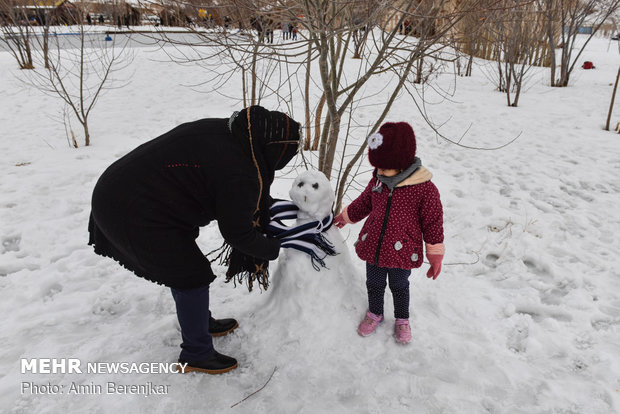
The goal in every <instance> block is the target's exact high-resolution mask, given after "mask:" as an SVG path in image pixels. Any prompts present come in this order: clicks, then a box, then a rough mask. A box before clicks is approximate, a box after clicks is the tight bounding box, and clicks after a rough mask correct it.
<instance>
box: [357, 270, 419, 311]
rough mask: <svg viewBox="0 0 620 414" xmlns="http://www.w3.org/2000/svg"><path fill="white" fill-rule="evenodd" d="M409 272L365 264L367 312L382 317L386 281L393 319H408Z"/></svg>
mask: <svg viewBox="0 0 620 414" xmlns="http://www.w3.org/2000/svg"><path fill="white" fill-rule="evenodd" d="M410 274H411V270H407V269H392V268H388V267H379V266H375V265H371V264H370V263H366V289H367V290H368V310H369V311H371V312H372V313H374V314H375V315H383V297H384V295H385V287H386V285H387V280H389V283H390V290H391V291H392V297H393V298H394V317H396V318H402V319H409V275H410Z"/></svg>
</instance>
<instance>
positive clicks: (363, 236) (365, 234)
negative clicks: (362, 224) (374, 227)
mask: <svg viewBox="0 0 620 414" xmlns="http://www.w3.org/2000/svg"><path fill="white" fill-rule="evenodd" d="M366 237H368V233H364V234H362V241H364V240H366Z"/></svg>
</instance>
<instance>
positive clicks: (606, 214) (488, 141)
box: [0, 39, 620, 414]
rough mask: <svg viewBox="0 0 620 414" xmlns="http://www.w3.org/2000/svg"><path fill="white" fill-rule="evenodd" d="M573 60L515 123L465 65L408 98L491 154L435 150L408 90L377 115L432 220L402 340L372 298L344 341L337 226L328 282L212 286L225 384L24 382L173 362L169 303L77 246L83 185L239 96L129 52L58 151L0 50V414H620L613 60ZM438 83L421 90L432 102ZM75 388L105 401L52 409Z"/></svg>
mask: <svg viewBox="0 0 620 414" xmlns="http://www.w3.org/2000/svg"><path fill="white" fill-rule="evenodd" d="M582 59H583V60H592V61H594V62H595V65H596V67H597V69H596V70H592V71H584V70H580V69H576V71H575V73H574V75H573V79H572V80H573V82H572V85H571V86H570V87H569V88H563V89H559V88H550V87H549V86H548V83H549V81H548V75H547V71H546V70H544V69H535V70H534V71H533V72H532V76H531V79H530V82H529V89H528V90H527V91H526V92H525V93H524V94H523V95H522V97H521V101H520V105H521V106H520V107H518V108H509V107H507V106H505V97H504V96H503V95H502V94H500V93H498V92H495V91H494V90H493V89H494V88H493V85H492V83H491V82H490V80H489V78H488V76H485V73H486V70H485V68H484V66H485V63H484V62H481V61H480V62H478V66H476V68H475V70H474V76H473V77H471V78H458V79H457V88H456V92H455V94H454V96H453V97H452V98H451V99H450V100H445V99H440V98H439V97H437V96H433V94H432V92H431V91H427V98H428V100H429V101H431V102H434V104H429V105H428V106H427V110H428V113H429V116H430V117H431V118H432V119H433V120H434V121H435V122H437V123H442V122H443V121H446V120H449V122H448V123H446V124H445V125H444V126H443V127H442V129H441V131H442V132H443V133H444V134H446V135H448V136H450V137H453V138H454V137H457V138H458V137H460V136H461V135H462V134H463V132H464V131H465V130H467V129H468V128H469V131H468V133H467V134H466V135H465V137H464V138H463V140H462V141H461V142H462V143H463V144H465V145H469V146H474V147H490V146H497V145H499V144H502V143H504V142H507V141H509V140H510V139H512V138H514V137H515V136H517V135H519V134H520V135H519V138H518V139H517V140H516V141H515V142H514V143H513V144H511V145H509V146H507V147H505V148H502V149H500V150H497V151H480V150H471V149H465V148H462V147H459V146H455V145H452V144H449V143H447V142H445V141H443V140H441V139H438V138H436V137H435V135H434V133H433V132H432V131H431V129H430V128H429V127H428V126H426V125H425V124H424V123H423V121H422V119H421V116H420V115H419V114H418V113H417V111H416V110H415V108H414V107H413V106H412V105H411V103H409V102H408V101H406V98H405V97H402V98H401V100H399V101H398V102H397V103H396V104H395V106H394V108H393V110H392V111H391V113H390V116H389V119H390V120H408V121H410V122H411V123H412V124H413V125H414V129H415V131H416V135H417V137H418V155H419V156H420V157H421V159H422V161H423V163H424V165H425V166H426V167H427V168H429V169H430V170H431V171H432V172H433V173H434V178H433V181H434V182H435V183H436V185H437V186H438V188H439V190H440V192H441V196H442V200H443V204H444V209H445V213H444V214H445V231H446V245H447V254H446V258H445V266H444V269H443V272H442V274H441V275H440V277H439V278H438V279H437V280H436V281H431V280H428V279H427V278H426V277H425V276H424V275H425V272H426V268H427V267H426V266H423V267H422V268H421V269H419V270H417V271H414V272H413V274H412V277H411V282H412V304H411V309H412V319H411V320H412V325H413V341H412V343H411V344H409V345H407V346H402V345H400V344H397V343H396V342H395V340H394V338H393V336H392V330H393V322H394V318H393V316H392V315H391V312H392V309H393V308H392V305H391V297H390V296H389V294H388V295H386V321H385V323H383V324H382V325H381V327H380V328H379V329H378V331H377V332H376V333H375V334H373V335H372V336H370V337H367V338H361V337H359V336H358V335H357V334H356V332H355V329H356V327H357V323H358V322H359V320H360V319H361V317H362V316H363V314H364V311H365V309H366V306H367V303H366V297H365V286H364V263H362V262H361V261H360V260H359V259H357V257H356V256H355V253H354V251H353V242H354V240H355V239H356V236H357V232H358V231H359V229H360V226H361V224H358V225H354V226H347V227H345V228H344V229H343V230H342V231H341V235H342V237H343V239H344V240H345V245H346V246H347V248H348V249H349V255H348V256H349V258H348V259H347V254H346V252H345V254H343V255H342V256H341V258H340V259H337V260H350V262H348V263H349V265H348V266H345V267H342V266H337V265H334V266H332V267H331V270H330V272H332V273H329V272H327V271H325V273H321V274H316V273H315V272H314V270H312V269H311V267H310V265H309V264H308V266H307V267H305V268H304V266H303V264H300V263H302V262H300V261H299V260H293V259H292V258H291V257H290V254H284V255H282V256H281V258H280V262H278V261H276V262H273V263H272V271H273V273H274V280H273V285H272V288H271V289H270V290H268V291H267V292H263V293H260V292H258V291H255V292H253V293H251V294H250V293H248V292H247V290H246V289H245V288H244V287H238V288H237V289H234V288H233V286H232V285H227V284H225V283H224V282H223V277H218V279H217V280H216V281H215V282H214V283H213V285H212V289H211V292H212V295H211V296H212V311H213V313H214V315H215V316H216V317H228V316H234V317H236V318H238V319H239V321H240V328H239V329H238V330H237V331H235V333H234V334H232V335H229V336H228V337H224V338H217V339H215V345H216V348H217V349H218V350H219V351H220V352H222V353H226V354H229V355H232V356H235V357H236V358H237V359H238V360H239V368H238V369H237V370H234V371H232V372H230V373H228V374H225V375H221V376H208V375H199V374H190V375H176V374H168V375H166V374H140V373H138V374H88V373H82V374H75V373H73V374H60V373H57V374H23V373H21V372H20V359H21V358H41V357H47V358H79V359H80V360H81V361H83V363H84V364H85V363H87V362H128V363H132V362H146V361H148V362H174V361H176V358H177V355H178V351H179V348H178V344H179V342H180V340H181V337H180V331H179V328H178V323H177V321H176V315H175V311H174V303H173V300H172V297H171V295H170V293H169V291H168V290H167V289H166V288H164V287H161V286H157V285H154V284H151V283H149V282H146V281H144V280H142V279H139V278H136V277H134V276H133V275H132V274H131V273H129V272H128V271H126V270H125V269H123V268H121V267H120V266H118V265H117V264H116V263H115V262H113V261H112V260H110V259H106V258H102V257H99V256H97V255H95V254H94V253H93V251H92V248H90V247H89V246H87V244H86V242H87V231H86V227H87V220H88V214H89V209H90V207H89V204H90V195H91V192H92V188H93V186H94V184H95V182H96V180H97V178H98V176H99V175H100V174H101V172H102V171H103V170H104V169H105V168H106V167H107V166H108V165H109V164H110V163H112V161H114V160H115V159H117V158H119V157H121V156H123V155H124V154H126V153H127V152H128V151H130V150H131V149H133V148H134V147H136V146H137V145H139V144H140V143H142V142H145V141H147V140H149V139H151V138H154V137H155V136H157V135H159V134H161V133H163V132H165V131H167V130H169V129H171V128H172V127H174V126H176V125H177V124H179V123H182V122H185V121H191V120H194V119H197V118H201V117H210V116H211V117H227V116H229V115H230V114H231V113H232V111H233V110H235V109H238V102H235V101H233V100H231V99H228V98H225V97H224V96H223V95H222V94H228V95H234V94H235V93H237V92H238V90H239V89H240V88H239V87H238V85H230V84H228V85H226V87H224V88H223V89H222V90H220V92H222V94H216V93H213V92H211V93H201V92H199V91H197V90H195V89H194V88H188V87H186V86H183V85H188V84H196V83H199V82H200V80H202V79H204V78H205V74H204V72H203V71H202V70H201V69H200V68H198V67H196V66H179V65H176V64H173V63H169V62H167V61H166V60H167V59H166V56H165V55H164V54H163V53H162V51H161V50H157V49H151V48H141V49H139V50H138V51H136V57H135V60H134V62H133V64H132V66H131V68H129V69H128V70H130V71H134V72H135V73H134V74H133V77H132V81H131V83H130V84H129V85H127V86H125V87H123V88H121V89H116V90H111V91H109V93H107V94H106V95H104V96H103V97H102V99H101V100H100V102H99V103H98V104H97V107H96V108H95V110H94V112H93V114H92V120H91V133H92V139H93V146H92V147H89V148H80V149H77V150H75V149H70V148H68V146H67V143H66V137H65V132H64V127H63V126H62V124H60V123H58V122H57V118H58V117H59V111H58V109H57V108H59V104H58V102H57V101H56V100H55V99H54V98H52V97H49V96H45V95H42V94H41V93H39V92H37V91H35V90H33V89H32V88H30V87H28V86H27V85H24V84H22V83H21V82H19V81H18V78H19V77H21V76H22V75H23V72H20V71H18V70H16V68H15V66H16V65H15V63H14V61H13V60H12V58H11V57H10V56H9V55H8V53H6V52H0V72H1V73H2V77H1V78H0V96H1V97H2V98H1V99H0V128H1V129H0V134H1V136H2V138H1V139H0V153H1V154H2V159H1V160H0V167H1V168H2V170H3V178H2V180H1V181H0V241H1V244H0V298H1V300H0V313H1V314H2V315H3V316H4V318H3V327H2V330H1V331H0V350H2V353H1V354H0V407H1V408H0V411H2V412H7V413H34V412H36V413H57V412H71V413H72V412H91V413H110V412H119V413H120V412H132V413H136V412H162V413H163V412H166V413H167V412H207V413H220V412H228V411H230V412H248V413H250V412H252V413H255V412H278V413H279V412H307V413H317V412H330V413H349V412H350V413H363V412H368V413H399V412H414V413H482V412H488V413H510V414H513V413H597V414H598V413H600V414H607V413H613V412H620V357H619V356H620V270H618V269H620V259H619V256H618V251H620V237H619V236H618V229H620V212H619V211H620V209H618V208H617V204H618V201H620V197H619V195H618V192H619V191H620V178H619V177H620V158H619V156H618V155H619V153H620V151H619V148H620V138H619V136H618V135H616V134H614V133H611V132H605V131H603V130H602V126H603V124H604V120H605V117H606V111H607V107H608V105H609V97H610V94H611V90H612V86H611V85H610V84H611V83H612V82H613V81H614V79H615V74H616V70H617V67H618V64H619V61H620V59H619V54H618V51H617V50H616V45H615V44H611V45H610V43H609V41H608V40H606V39H595V40H594V41H593V42H592V43H591V45H589V46H588V50H587V51H586V53H585V54H584V56H583V57H582ZM354 73H355V72H352V73H351V75H352V76H353V75H354ZM453 81H454V76H453V75H450V74H445V75H440V76H439V78H438V79H437V82H438V84H439V85H441V86H442V87H444V88H445V89H448V88H449V87H450V85H451V84H452V82H453ZM284 107H285V106H284ZM371 110H372V109H370V108H369V109H367V110H366V112H362V113H361V116H370V115H371V113H370V111H371ZM619 110H620V108H616V111H617V112H616V116H615V117H614V119H615V121H614V123H615V122H617V121H618V120H620V112H618V111H619ZM470 125H471V127H470ZM360 138H363V134H362V135H361V136H360V137H358V139H360ZM292 178H294V176H291V175H290V174H289V176H287V177H285V178H282V179H279V180H278V181H277V182H276V183H275V184H274V187H273V194H274V196H276V197H280V198H287V195H288V190H289V187H290V185H291V182H292ZM361 181H362V182H363V181H365V178H362V179H361ZM349 197H350V198H354V197H355V194H350V195H349ZM199 243H200V246H201V248H202V249H203V250H204V251H205V252H208V251H210V250H212V249H214V248H215V247H217V246H219V244H220V243H221V239H220V238H219V234H218V233H217V228H216V226H215V225H214V224H212V225H209V226H207V227H206V228H205V229H203V231H202V232H201V237H200V238H199ZM287 257H288V261H287ZM330 259H334V258H330ZM351 263H352V264H351ZM287 268H288V269H290V270H288V271H287V270H286V269H287ZM214 269H215V271H216V273H217V274H219V275H223V273H224V271H225V269H224V268H223V267H221V266H218V265H216V266H214ZM345 269H346V270H345ZM330 274H331V275H332V276H330ZM284 277H287V279H286V280H285V279H283V278H284ZM295 278H297V279H298V280H297V281H296V280H295ZM278 283H280V285H278ZM274 369H275V373H274ZM272 373H274V374H273V377H272V378H271V380H270V381H269V383H268V384H267V386H266V387H265V388H264V389H262V390H261V391H260V392H258V393H257V394H255V395H253V396H251V397H250V398H248V399H247V400H246V401H244V402H242V403H241V404H239V405H237V406H235V407H234V408H231V406H232V405H233V404H235V403H237V402H239V401H240V400H242V399H243V398H245V397H246V396H248V395H250V394H251V393H253V392H254V391H256V390H258V389H259V388H260V387H262V386H263V385H264V384H265V382H266V381H267V380H268V379H269V377H270V376H271V374H272ZM30 382H32V383H34V384H37V385H46V384H50V385H64V386H65V387H66V388H65V394H61V395H32V393H30V392H28V391H27V390H26V391H25V392H22V384H23V383H30ZM107 382H115V383H117V384H127V385H131V384H135V385H140V384H147V383H148V382H150V383H152V384H154V385H167V386H168V393H167V394H164V395H151V396H148V397H145V396H143V395H128V394H117V395H106V388H105V385H106V383H107ZM72 383H75V384H82V385H93V386H96V385H103V392H102V393H101V394H97V393H90V394H86V395H68V394H67V392H66V390H67V388H68V387H69V386H70V385H71V384H72Z"/></svg>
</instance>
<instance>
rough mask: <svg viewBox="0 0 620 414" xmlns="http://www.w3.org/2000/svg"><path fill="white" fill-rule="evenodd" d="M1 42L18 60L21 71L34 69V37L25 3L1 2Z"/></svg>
mask: <svg viewBox="0 0 620 414" xmlns="http://www.w3.org/2000/svg"><path fill="white" fill-rule="evenodd" d="M0 30H1V36H0V41H2V43H4V45H5V46H6V47H7V49H8V50H9V51H10V52H11V54H12V55H13V57H14V58H15V59H16V61H17V64H18V65H19V68H20V69H34V62H33V57H32V55H33V51H32V49H33V45H32V42H33V37H34V36H35V33H34V31H33V28H32V26H31V23H30V20H29V16H28V9H27V8H26V7H25V6H24V4H23V2H18V1H16V0H0Z"/></svg>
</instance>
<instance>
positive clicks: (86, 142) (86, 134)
mask: <svg viewBox="0 0 620 414" xmlns="http://www.w3.org/2000/svg"><path fill="white" fill-rule="evenodd" d="M82 126H83V127H84V145H86V146H87V147H88V146H89V145H90V133H89V132H88V118H86V119H84V122H83V123H82Z"/></svg>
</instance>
